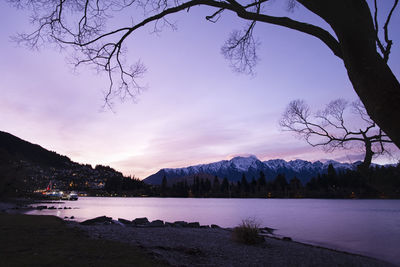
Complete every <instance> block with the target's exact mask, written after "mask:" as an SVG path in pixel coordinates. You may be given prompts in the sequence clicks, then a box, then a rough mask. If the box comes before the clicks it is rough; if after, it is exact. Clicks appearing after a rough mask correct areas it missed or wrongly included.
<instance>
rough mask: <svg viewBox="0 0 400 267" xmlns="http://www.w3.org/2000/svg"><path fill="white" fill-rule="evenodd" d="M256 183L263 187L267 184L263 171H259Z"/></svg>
mask: <svg viewBox="0 0 400 267" xmlns="http://www.w3.org/2000/svg"><path fill="white" fill-rule="evenodd" d="M257 184H258V185H259V186H260V187H264V186H265V185H266V184H267V181H266V179H265V174H264V172H263V171H260V177H258V180H257Z"/></svg>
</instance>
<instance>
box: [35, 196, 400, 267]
mask: <svg viewBox="0 0 400 267" xmlns="http://www.w3.org/2000/svg"><path fill="white" fill-rule="evenodd" d="M47 205H48V206H51V205H54V206H55V207H56V208H60V207H61V208H63V207H72V209H66V210H64V209H56V210H42V211H39V210H33V211H30V212H28V214H46V215H47V214H51V215H57V216H59V217H61V218H64V216H68V217H70V216H75V219H76V220H77V221H83V220H86V219H91V218H94V217H97V216H102V215H107V216H109V217H113V218H114V219H118V218H124V219H130V220H132V219H134V218H137V217H147V218H148V219H149V220H150V221H151V220H156V219H161V220H164V221H170V222H173V221H178V220H183V221H188V222H194V221H196V222H200V224H203V225H204V224H218V225H220V226H222V227H234V226H236V225H238V224H240V223H241V221H242V220H244V219H247V218H253V219H255V220H257V221H258V222H259V223H260V225H261V226H262V227H264V226H268V227H271V228H274V229H276V232H275V233H276V234H279V235H283V236H289V237H291V238H292V239H293V240H295V241H300V242H304V243H309V244H314V245H320V246H324V247H328V248H333V249H338V250H343V251H348V252H353V253H357V254H362V255H366V256H371V257H374V258H378V259H383V260H386V261H390V262H392V263H395V264H397V265H400V200H353V199H351V200H347V199H346V200H344V199H343V200H337V199H335V200H333V199H210V198H101V197H98V198H96V197H81V198H79V200H78V201H66V202H60V203H55V204H47Z"/></svg>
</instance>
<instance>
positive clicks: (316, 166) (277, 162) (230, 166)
mask: <svg viewBox="0 0 400 267" xmlns="http://www.w3.org/2000/svg"><path fill="white" fill-rule="evenodd" d="M329 164H332V165H333V167H334V168H335V169H336V170H345V169H354V168H355V164H349V163H340V162H337V161H334V160H329V161H326V162H324V163H322V162H321V161H316V162H310V161H306V160H301V159H296V160H291V161H285V160H283V159H272V160H267V161H263V162H262V161H260V160H259V159H258V158H257V157H256V156H249V157H234V158H232V159H230V160H222V161H218V162H214V163H209V164H199V165H194V166H189V167H185V168H176V169H161V170H160V171H159V172H157V173H155V174H153V175H150V176H149V177H147V178H146V179H144V181H145V182H147V183H149V184H161V181H162V178H163V177H164V176H165V177H166V178H167V179H169V178H178V177H184V176H190V175H196V174H209V175H213V176H218V177H220V178H224V177H226V178H227V179H228V180H230V181H233V182H235V181H239V180H240V179H241V178H242V176H243V174H245V176H246V178H247V179H248V180H251V179H253V178H254V179H257V178H258V177H259V175H260V172H263V173H264V174H265V175H266V177H267V180H273V179H275V177H276V175H278V174H284V175H285V176H286V178H287V179H288V180H290V179H292V178H293V177H295V176H296V177H297V178H299V179H300V180H301V181H302V182H303V183H306V182H308V181H309V180H310V179H311V178H312V177H315V176H316V175H318V174H319V173H325V172H326V171H327V169H328V166H329Z"/></svg>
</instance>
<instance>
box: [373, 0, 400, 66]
mask: <svg viewBox="0 0 400 267" xmlns="http://www.w3.org/2000/svg"><path fill="white" fill-rule="evenodd" d="M398 3H399V0H394V2H393V6H392V8H391V9H390V11H389V14H388V15H387V17H386V21H385V23H384V25H383V31H384V40H385V43H386V44H385V45H384V44H383V42H382V41H381V40H380V38H379V25H378V3H377V0H374V24H375V34H376V44H377V46H378V48H379V50H380V51H381V53H382V56H383V60H384V61H385V62H388V60H389V54H390V50H391V48H392V45H393V41H392V40H391V39H390V38H389V29H388V28H389V23H390V20H391V18H392V15H393V12H394V10H395V9H396V7H397V5H398Z"/></svg>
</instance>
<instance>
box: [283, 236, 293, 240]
mask: <svg viewBox="0 0 400 267" xmlns="http://www.w3.org/2000/svg"><path fill="white" fill-rule="evenodd" d="M282 240H283V241H292V238H290V237H288V236H284V237H282Z"/></svg>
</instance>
